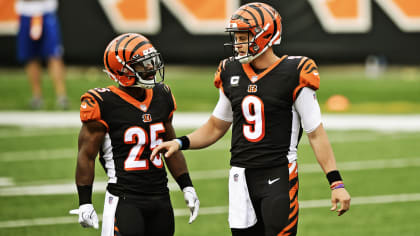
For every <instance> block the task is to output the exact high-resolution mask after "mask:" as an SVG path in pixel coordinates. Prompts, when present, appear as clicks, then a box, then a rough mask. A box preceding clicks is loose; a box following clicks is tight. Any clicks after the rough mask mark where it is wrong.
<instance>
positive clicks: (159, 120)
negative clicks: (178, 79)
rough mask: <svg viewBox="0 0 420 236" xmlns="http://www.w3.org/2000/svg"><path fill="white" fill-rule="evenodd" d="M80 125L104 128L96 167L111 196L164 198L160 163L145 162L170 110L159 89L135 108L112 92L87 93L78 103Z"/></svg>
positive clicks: (168, 100)
mask: <svg viewBox="0 0 420 236" xmlns="http://www.w3.org/2000/svg"><path fill="white" fill-rule="evenodd" d="M81 100H82V104H81V107H80V118H81V120H82V122H87V121H91V120H96V121H99V122H101V123H103V124H104V125H105V126H106V128H107V133H106V135H105V139H104V142H103V144H102V146H101V149H100V153H99V156H100V161H101V163H102V165H103V167H104V169H105V171H106V173H107V175H108V177H109V180H108V187H107V189H108V191H110V193H112V194H114V195H119V196H120V195H121V194H123V193H127V194H159V193H167V192H168V191H169V190H168V188H167V182H168V179H167V176H166V171H165V168H164V163H163V161H162V159H161V158H158V159H155V160H154V161H153V162H151V161H150V160H149V156H150V154H151V150H152V149H153V148H154V147H156V146H157V145H158V144H159V143H161V142H162V141H163V138H164V135H165V125H164V123H165V122H166V121H168V120H169V119H170V118H171V116H172V114H173V112H174V111H175V109H176V103H175V100H174V98H173V96H172V93H171V91H170V89H169V87H167V86H166V85H164V84H158V85H156V86H155V87H154V88H153V89H146V98H145V100H144V101H142V102H140V101H138V100H136V99H135V98H133V97H131V96H130V95H128V94H127V93H125V92H124V91H122V90H120V89H118V88H117V87H115V86H110V87H108V88H100V89H91V90H89V91H88V92H87V93H85V94H84V95H83V96H82V97H81Z"/></svg>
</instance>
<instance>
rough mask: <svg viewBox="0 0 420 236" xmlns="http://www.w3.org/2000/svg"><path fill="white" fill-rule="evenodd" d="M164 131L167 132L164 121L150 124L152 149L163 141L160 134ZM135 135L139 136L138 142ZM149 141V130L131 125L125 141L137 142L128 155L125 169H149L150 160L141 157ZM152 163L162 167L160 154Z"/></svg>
mask: <svg viewBox="0 0 420 236" xmlns="http://www.w3.org/2000/svg"><path fill="white" fill-rule="evenodd" d="M163 132H165V127H164V126H163V124H162V123H156V124H151V125H150V132H149V133H150V150H152V149H153V148H155V147H156V146H157V145H159V144H160V143H162V142H163V140H162V139H161V138H158V134H159V133H163ZM135 137H137V142H136V138H135ZM148 141H149V139H148V137H147V132H146V131H144V129H143V128H141V127H139V126H133V127H130V128H128V129H127V130H126V131H125V134H124V143H126V144H134V143H135V144H136V145H134V146H133V147H132V148H131V150H130V152H129V154H128V157H127V159H126V160H125V162H124V170H126V171H134V170H147V169H149V161H148V160H147V159H140V157H141V154H142V153H143V150H144V147H145V146H146V145H147V144H148V143H149V142H148ZM152 163H153V165H155V166H156V167H158V168H162V166H163V162H162V159H161V158H160V157H159V156H158V157H156V158H155V159H154V160H153V162H152Z"/></svg>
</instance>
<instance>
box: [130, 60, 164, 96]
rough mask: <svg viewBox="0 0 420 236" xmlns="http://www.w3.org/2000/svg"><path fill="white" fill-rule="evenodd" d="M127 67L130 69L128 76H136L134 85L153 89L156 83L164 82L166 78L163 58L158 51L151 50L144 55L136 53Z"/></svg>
mask: <svg viewBox="0 0 420 236" xmlns="http://www.w3.org/2000/svg"><path fill="white" fill-rule="evenodd" d="M125 67H126V68H127V69H128V70H129V74H128V75H127V76H128V77H135V78H136V82H135V83H134V85H132V87H142V88H145V89H151V88H153V87H154V86H155V85H156V84H158V83H161V82H163V81H164V78H165V69H164V64H163V59H162V56H161V54H160V53H158V52H151V53H150V54H147V55H145V56H143V57H139V55H136V56H134V57H133V58H132V59H131V60H130V61H128V62H127V64H126V65H125ZM157 72H158V73H157ZM156 74H158V75H159V76H156ZM157 77H158V78H157Z"/></svg>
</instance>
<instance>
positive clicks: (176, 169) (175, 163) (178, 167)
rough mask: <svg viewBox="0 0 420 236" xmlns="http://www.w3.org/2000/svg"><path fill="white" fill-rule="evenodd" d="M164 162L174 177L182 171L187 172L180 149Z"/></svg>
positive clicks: (182, 172)
mask: <svg viewBox="0 0 420 236" xmlns="http://www.w3.org/2000/svg"><path fill="white" fill-rule="evenodd" d="M165 162H166V165H167V166H168V170H169V172H171V175H172V177H174V179H176V178H178V177H179V176H180V175H182V174H184V173H188V168H187V163H186V161H185V158H184V155H183V154H182V152H181V151H179V152H177V153H175V154H174V156H173V157H172V158H167V159H165Z"/></svg>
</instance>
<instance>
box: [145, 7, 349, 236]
mask: <svg viewBox="0 0 420 236" xmlns="http://www.w3.org/2000/svg"><path fill="white" fill-rule="evenodd" d="M226 31H227V32H229V33H230V35H231V39H232V43H230V44H229V45H231V46H232V47H233V52H234V56H233V57H232V58H229V59H225V60H223V61H222V62H221V63H220V65H219V67H218V69H217V72H216V75H215V86H216V87H217V88H218V89H219V94H220V95H219V101H218V103H217V105H216V107H215V109H214V111H213V114H212V116H211V117H210V119H209V120H208V121H207V123H205V124H204V125H203V126H201V127H200V128H199V129H197V130H195V131H194V132H192V133H191V134H189V135H187V136H183V137H180V138H178V139H175V140H172V141H169V142H164V143H162V144H160V145H159V146H158V147H157V148H155V149H154V150H153V152H152V156H151V159H152V160H153V159H154V157H155V155H157V154H158V153H159V152H166V153H165V157H170V156H173V154H175V153H176V151H178V150H179V149H180V150H184V149H200V148H204V147H207V146H209V145H211V144H213V143H214V142H216V141H217V140H218V139H220V138H221V137H222V136H223V135H224V134H225V133H226V132H227V130H228V129H229V127H230V126H231V125H232V144H231V145H232V146H231V150H230V151H231V161H230V164H231V166H232V168H231V170H230V176H229V224H230V228H231V231H232V235H241V236H242V235H267V236H273V235H278V236H283V235H289V236H291V235H296V234H297V222H298V209H299V206H298V201H297V195H298V194H297V193H298V175H297V163H296V160H297V147H298V143H299V140H300V137H301V135H302V130H305V132H306V133H307V136H308V139H309V142H310V144H311V146H312V148H313V150H314V153H315V156H316V159H317V160H318V162H319V164H320V166H321V168H322V169H323V171H324V172H325V174H326V177H327V179H328V181H329V184H330V188H331V201H332V208H331V210H337V211H338V215H342V214H343V213H345V212H346V211H347V210H348V209H349V207H350V195H349V194H348V192H347V191H346V189H345V188H344V184H343V181H342V178H341V176H340V173H339V172H338V170H337V167H336V162H335V157H334V154H333V151H332V148H331V145H330V142H329V141H328V137H327V135H326V132H325V130H324V128H323V125H322V122H321V113H320V108H319V105H318V102H317V99H316V96H315V90H317V89H318V88H319V74H318V68H317V66H316V64H315V62H314V61H313V60H311V59H309V58H307V57H300V56H287V55H284V56H282V57H278V56H277V55H276V54H275V53H274V52H273V49H272V45H276V44H279V43H280V39H281V31H282V25H281V17H280V15H279V13H278V12H277V11H276V10H275V9H274V8H272V7H271V6H269V5H267V4H264V3H249V4H246V5H243V6H241V7H240V8H239V9H238V10H237V11H236V12H235V13H234V14H233V15H232V17H231V18H230V21H229V25H228V27H227V28H226ZM337 203H340V208H339V209H338V208H337Z"/></svg>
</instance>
